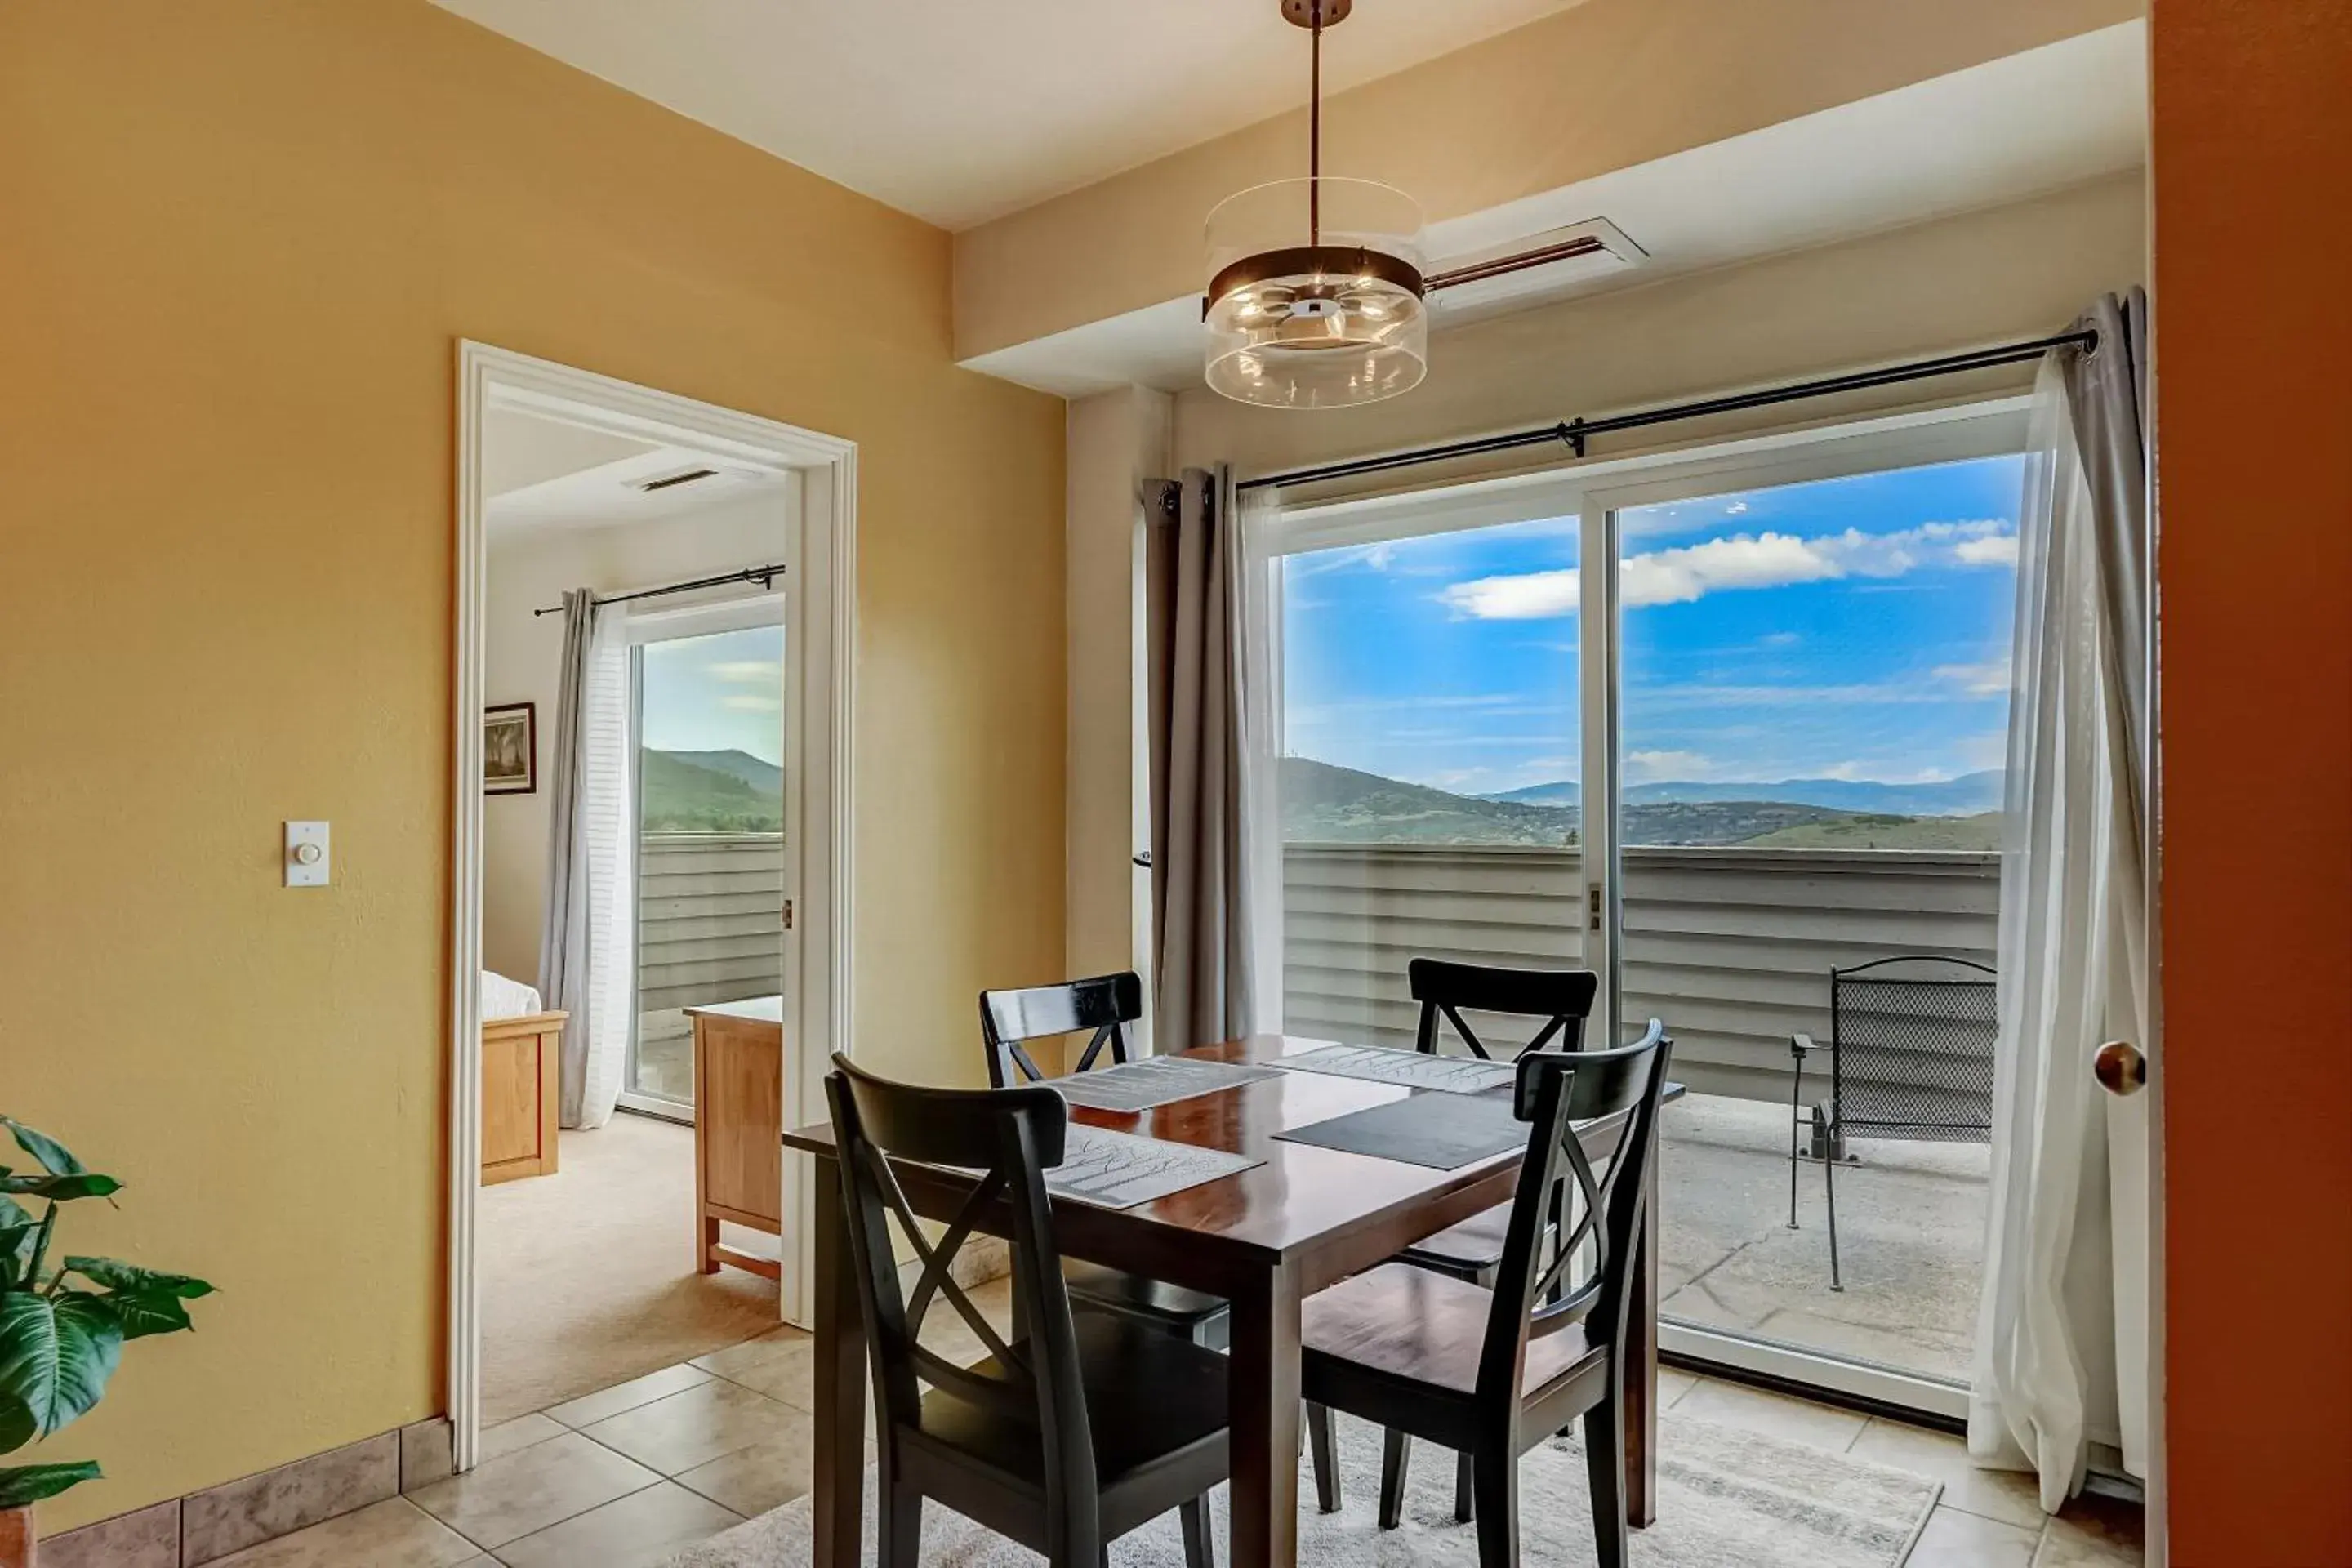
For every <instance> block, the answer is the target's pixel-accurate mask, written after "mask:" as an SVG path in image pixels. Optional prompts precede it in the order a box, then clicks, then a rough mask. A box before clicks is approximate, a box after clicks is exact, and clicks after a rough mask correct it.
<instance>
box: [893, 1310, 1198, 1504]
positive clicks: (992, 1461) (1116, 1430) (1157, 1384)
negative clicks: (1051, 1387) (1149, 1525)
mask: <svg viewBox="0 0 2352 1568" xmlns="http://www.w3.org/2000/svg"><path fill="white" fill-rule="evenodd" d="M1073 1321H1074V1324H1075V1328H1076V1335H1077V1345H1078V1365H1079V1369H1080V1371H1081V1372H1082V1373H1083V1374H1084V1378H1085V1386H1086V1396H1087V1427H1088V1429H1089V1430H1090V1431H1091V1432H1092V1434H1093V1436H1094V1449H1095V1477H1096V1481H1097V1485H1099V1486H1100V1488H1101V1489H1102V1491H1103V1493H1104V1498H1105V1508H1106V1512H1107V1513H1112V1514H1115V1513H1117V1512H1118V1511H1119V1510H1116V1509H1115V1508H1113V1507H1112V1506H1111V1494H1112V1493H1114V1492H1117V1491H1118V1490H1120V1489H1123V1488H1124V1487H1125V1486H1126V1485H1127V1484H1128V1483H1129V1482H1131V1481H1139V1480H1148V1479H1150V1478H1151V1477H1152V1476H1153V1474H1154V1473H1155V1472H1160V1471H1167V1470H1172V1469H1182V1470H1186V1471H1191V1470H1195V1469H1198V1470H1200V1471H1201V1472H1202V1473H1203V1474H1205V1475H1206V1476H1207V1478H1208V1479H1205V1480H1202V1481H1201V1482H1200V1483H1199V1484H1198V1485H1196V1486H1193V1487H1192V1490H1190V1491H1185V1490H1183V1489H1182V1487H1181V1485H1180V1486H1179V1488H1178V1493H1179V1495H1181V1496H1182V1497H1191V1496H1194V1495H1197V1494H1198V1493H1200V1492H1202V1491H1206V1490H1207V1489H1208V1488H1209V1487H1210V1486H1212V1485H1214V1484H1215V1483H1216V1482H1217V1481H1220V1480H1223V1479H1224V1478H1225V1475H1226V1473H1227V1466H1228V1464H1229V1460H1228V1458H1227V1442H1226V1433H1225V1420H1226V1415H1225V1412H1226V1397H1225V1367H1226V1362H1225V1358H1224V1357H1223V1356H1221V1355H1219V1354H1218V1353H1217V1352H1214V1351H1211V1350H1203V1349H1202V1348H1201V1347H1200V1346H1198V1345H1196V1344H1192V1343H1191V1342H1188V1341H1185V1340H1181V1339H1178V1338H1176V1337H1175V1336H1174V1335H1172V1334H1168V1333H1164V1332H1162V1331H1160V1330H1158V1329H1154V1328H1151V1327H1149V1326H1147V1325H1145V1324H1142V1323H1139V1322H1136V1321H1133V1320H1131V1319H1125V1318H1116V1317H1111V1316H1109V1315H1108V1314H1104V1313H1094V1312H1088V1313H1080V1314H1078V1315H1077V1316H1076V1318H1075V1319H1074V1320H1073ZM1012 1348H1013V1351H1014V1352H1015V1353H1016V1354H1020V1355H1023V1356H1026V1355H1027V1353H1028V1346H1027V1342H1025V1341H1022V1342H1015V1343H1014V1344H1013V1347H1012ZM969 1370H970V1371H971V1372H972V1373H976V1374H977V1375H979V1376H982V1377H989V1378H998V1377H1002V1376H1003V1374H1004V1372H1005V1368H1004V1366H1003V1363H1001V1362H1000V1361H999V1360H998V1359H997V1358H996V1357H994V1356H990V1357H988V1358H987V1359H986V1360H984V1361H980V1362H975V1363H972V1364H971V1367H970V1368H969ZM908 1436H915V1437H919V1439H920V1440H923V1441H925V1442H927V1443H929V1444H934V1445H937V1446H938V1447H941V1448H945V1449H949V1450H951V1451H953V1452H954V1453H955V1454H956V1455H958V1456H961V1458H965V1459H968V1460H972V1461H977V1462H978V1463H979V1464H981V1465H982V1466H985V1467H986V1468H988V1469H990V1470H992V1471H994V1472H996V1473H997V1474H998V1475H999V1476H1000V1477H1001V1478H1002V1479H1003V1480H1004V1481H1006V1482H1007V1483H1009V1484H1010V1485H1012V1486H1013V1488H1015V1489H1019V1490H1023V1491H1026V1492H1031V1493H1034V1494H1035V1495H1037V1496H1040V1497H1042V1496H1043V1495H1044V1492H1045V1447H1044V1440H1043V1439H1042V1438H1041V1437H1040V1436H1038V1432H1037V1428H1036V1426H1035V1425H1034V1424H1033V1423H1031V1422H1028V1421H1024V1420H1018V1419H1014V1418H1012V1417H1008V1416H1005V1415H998V1414H997V1413H995V1412H993V1411H990V1410H984V1409H982V1408H981V1407H980V1406H978V1405H973V1404H971V1403H970V1402H969V1401H967V1400H963V1399H960V1398H958V1397H957V1396H956V1395H955V1394H951V1393H950V1392H949V1391H948V1390H946V1389H944V1388H934V1389H931V1390H929V1392H927V1393H926V1394H924V1395H923V1402H922V1424H921V1426H920V1427H919V1430H918V1431H917V1432H910V1433H908ZM1173 1505H1174V1500H1173V1499H1171V1501H1170V1502H1169V1503H1167V1504H1164V1505H1162V1509H1161V1510H1155V1511H1164V1509H1165V1508H1166V1507H1172V1506H1173ZM1144 1517H1150V1515H1149V1514H1147V1515H1145V1516H1144Z"/></svg>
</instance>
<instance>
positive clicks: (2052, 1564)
mask: <svg viewBox="0 0 2352 1568" xmlns="http://www.w3.org/2000/svg"><path fill="white" fill-rule="evenodd" d="M976 1294H978V1295H979V1296H980V1297H981V1299H982V1301H983V1302H984V1303H985V1305H986V1308H987V1310H988V1311H989V1314H990V1315H991V1316H992V1318H995V1319H996V1320H997V1321H998V1322H999V1323H1000V1325H1001V1324H1002V1322H1003V1287H1002V1285H1001V1284H1000V1285H998V1286H996V1287H993V1288H990V1287H983V1288H982V1290H981V1291H980V1292H976ZM932 1326H933V1328H934V1329H935V1330H937V1332H936V1333H934V1334H927V1338H929V1339H930V1340H931V1341H932V1342H933V1343H934V1346H935V1348H937V1349H938V1350H939V1351H940V1352H941V1353H942V1354H946V1355H958V1354H961V1356H962V1357H963V1359H966V1360H972V1359H977V1357H978V1356H979V1355H980V1353H981V1352H980V1350H979V1348H978V1345H977V1342H976V1341H975V1340H974V1338H973V1336H972V1335H971V1333H970V1331H968V1330H966V1329H965V1328H964V1327H963V1326H962V1325H961V1323H958V1322H954V1321H952V1319H951V1318H946V1319H943V1318H941V1317H940V1315H938V1314H934V1318H933V1325H932ZM813 1363H814V1347H813V1345H812V1343H811V1342H810V1341H809V1339H808V1338H807V1336H805V1335H803V1334H801V1333H798V1332H796V1331H793V1330H790V1329H780V1330H777V1331H774V1332H772V1333H770V1334H767V1335H764V1336H762V1337H761V1338H760V1339H757V1340H753V1341H751V1342H748V1343H745V1344H740V1345H736V1346H733V1347H731V1348H730V1349H727V1350H723V1351H719V1352H716V1353H714V1354H710V1355H706V1356H699V1357H697V1358H696V1359H695V1360H694V1361H692V1362H689V1363H684V1364H682V1365H678V1366H674V1367H670V1368H667V1369H666V1370H664V1371H661V1372H657V1373H652V1374H651V1375H649V1376H646V1377H641V1378H638V1379H636V1380H635V1381H634V1382H631V1383H626V1384H621V1385H620V1386H619V1387H616V1388H610V1389H606V1390H604V1391H603V1392H602V1393H598V1394H590V1395H588V1396H587V1397H585V1398H583V1399H575V1400H572V1401H571V1402H569V1403H567V1404H563V1405H554V1406H552V1407H551V1408H550V1409H547V1410H545V1411H541V1412H537V1413H535V1414H532V1415H524V1416H520V1417H518V1418H516V1419H514V1420H512V1421H509V1422H506V1423H503V1424H502V1425H500V1426H495V1427H492V1428H490V1429H489V1430H488V1431H487V1432H485V1433H484V1434H483V1454H484V1458H482V1460H481V1462H480V1463H479V1464H478V1465H477V1466H476V1468H474V1469H473V1470H472V1471H471V1472H469V1473H467V1474H466V1475H463V1476H455V1477H451V1478H450V1479H446V1480H442V1481H436V1482H434V1483H433V1484H432V1485H430V1486H427V1487H425V1488H422V1489H419V1490H417V1491H415V1492H414V1493H412V1494H410V1495H409V1496H407V1497H404V1498H395V1499H393V1500H390V1501H388V1502H382V1503H378V1504H376V1505H375V1506H374V1507H373V1508H367V1509H362V1510H360V1511H358V1512H356V1513H351V1514H346V1515H344V1516H343V1517H341V1518H340V1519H335V1520H330V1521H328V1522H326V1523H324V1524H320V1525H317V1526H314V1527H312V1528H311V1529H310V1530H306V1531H302V1532H300V1533H299V1534H297V1535H290V1536H287V1537H285V1538H283V1539H281V1540H278V1541H274V1542H268V1544H266V1545H263V1546H258V1547H256V1548H254V1549H252V1550H251V1551H248V1552H240V1553H238V1554H237V1555H236V1556H234V1557H229V1558H224V1559H222V1560H221V1562H220V1563H218V1564H216V1565H215V1568H348V1565H354V1564H367V1565H368V1568H489V1565H493V1564H498V1563H505V1564H509V1568H542V1565H545V1568H640V1565H643V1564H650V1563H659V1562H660V1561H661V1560H662V1559H663V1558H665V1557H667V1556H668V1555H669V1554H670V1553H671V1552H676V1551H677V1550H678V1549H679V1548H681V1547H684V1546H686V1545H688V1544H690V1543H691V1542H696V1541H699V1540H702V1539H703V1538H705V1537H707V1536H710V1535H714V1534H717V1533H718V1532H719V1531H722V1530H724V1529H726V1528H727V1527H728V1526H730V1525H731V1524H733V1523H735V1522H736V1521H738V1520H740V1519H744V1518H748V1517H750V1516H751V1515H752V1514H756V1513H761V1512H764V1511H766V1510H769V1509H772V1508H776V1507H779V1506H781V1505H782V1504H783V1503H785V1502H787V1501H789V1500H792V1499H793V1498H795V1497H798V1496H799V1495H800V1494H801V1493H803V1492H804V1491H806V1490H807V1489H808V1487H809V1483H810V1475H811V1447H812V1443H813V1440H814V1433H813V1431H812V1420H813V1418H812V1416H811V1415H810V1413H809V1412H810V1404H811V1373H812V1370H813ZM1661 1377H1662V1383H1661V1388H1660V1392H1661V1394H1662V1396H1663V1398H1664V1401H1665V1402H1666V1405H1667V1406H1668V1407H1669V1408H1671V1409H1674V1410H1675V1411H1678V1412H1680V1413H1681V1414H1683V1415H1699V1416H1704V1417H1706V1419H1708V1420H1714V1421H1722V1422H1725V1423H1727V1424H1730V1425H1733V1426H1746V1427H1748V1428H1751V1429H1756V1430H1761V1431H1766V1432H1770V1433H1773V1434H1775V1435H1777V1436H1783V1437H1789V1438H1792V1439H1795V1440H1796V1441H1799V1442H1805V1443H1811V1444H1814V1445H1816V1446H1818V1447H1827V1448H1832V1449H1835V1450H1838V1451H1840V1452H1846V1453H1852V1454H1853V1455H1854V1456H1855V1457H1857V1458H1865V1459H1872V1460H1875V1461H1877V1462H1879V1463H1883V1464H1890V1465H1895V1466H1898V1467H1900V1468H1906V1469H1910V1470H1916V1471H1918V1472H1919V1473H1921V1474H1923V1475H1926V1476H1929V1477H1932V1478H1934V1479H1937V1480H1940V1481H1942V1482H1943V1483H1944V1488H1945V1491H1944V1498H1943V1501H1942V1503H1941V1504H1940V1505H1939V1506H1938V1507H1937V1510H1936V1512H1935V1515H1934V1517H1933V1518H1932V1519H1931V1520H1930V1521H1929V1522H1928V1526H1927V1531H1926V1532H1925V1533H1924V1535H1923V1536H1922V1537H1921V1539H1920V1542H1919V1544H1918V1547H1917V1549H1916V1551H1915V1552H1913V1553H1912V1556H1911V1563H1910V1568H2137V1564H2138V1563H2140V1560H2141V1559H2140V1549H2139V1547H2140V1542H2139V1531H2138V1521H2137V1514H2136V1512H2134V1511H2132V1510H2123V1509H2116V1508H2110V1507H2107V1506H2105V1505H2102V1504H2099V1503H2098V1502H2096V1501H2095V1500H2093V1501H2090V1502H2086V1503H2084V1504H2080V1505H2077V1506H2075V1507H2074V1508H2070V1509H2069V1510H2068V1511H2067V1512H2066V1513H2065V1514H2063V1515H2061V1516H2060V1517H2059V1518H2057V1519H2054V1520H2048V1521H2045V1520H2044V1519H2043V1518H2042V1512H2041V1509H2040V1507H2039V1505H2038V1504H2037V1503H2036V1501H2035V1500H2034V1497H2033V1494H2032V1489H2031V1488H2030V1486H2029V1485H2028V1484H2027V1483H2026V1482H2025V1481H2024V1480H2023V1479H2019V1478H2013V1477H2007V1476H1998V1475H1993V1474H1990V1473H1988V1472H1984V1471H1979V1470H1977V1469H1975V1468H1972V1467H1971V1466H1970V1465H1969V1462H1968V1455H1967V1453H1966V1451H1965V1450H1964V1449H1963V1448H1962V1447H1961V1445H1960V1443H1959V1442H1958V1439H1956V1438H1952V1437H1948V1436H1944V1435H1942V1434H1940V1433H1936V1432H1929V1431H1925V1430H1922V1429H1920V1428H1918V1427H1914V1426H1903V1425H1900V1424H1897V1423H1894V1422H1889V1421H1885V1420H1879V1419H1874V1418H1871V1417H1868V1416H1864V1415H1854V1414H1853V1413H1851V1412H1848V1411H1843V1410H1838V1409H1834V1408H1832V1407H1830V1406H1827V1405H1813V1404H1810V1403H1808V1402H1806V1401H1803V1400H1800V1399H1791V1398H1788V1397H1786V1396H1783V1395H1780V1394H1767V1393H1763V1392H1761V1391H1759V1390H1755V1389H1750V1388H1745V1387H1742V1386H1739V1385H1738V1384H1727V1383H1723V1382H1719V1381H1717V1380H1715V1379H1711V1378H1696V1377H1693V1376H1691V1375H1689V1374H1688V1373H1679V1372H1674V1371H1667V1372H1665V1373H1662V1374H1661Z"/></svg>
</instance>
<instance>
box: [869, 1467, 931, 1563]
mask: <svg viewBox="0 0 2352 1568" xmlns="http://www.w3.org/2000/svg"><path fill="white" fill-rule="evenodd" d="M877 1490H878V1491H879V1493H880V1498H879V1506H878V1507H877V1509H876V1510H875V1513H876V1516H877V1517H876V1519H875V1527H876V1528H875V1540H874V1562H875V1564H876V1568H917V1565H918V1564H919V1563H921V1562H922V1559H923V1494H922V1493H920V1492H919V1491H917V1490H916V1489H914V1488H912V1487H910V1486H906V1485H904V1484H902V1483H901V1482H900V1481H899V1480H898V1478H897V1477H895V1476H893V1475H892V1474H891V1473H890V1471H889V1470H888V1469H887V1468H885V1469H883V1470H882V1471H881V1472H880V1474H879V1475H878V1476H877Z"/></svg>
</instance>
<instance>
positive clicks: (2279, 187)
mask: <svg viewBox="0 0 2352 1568" xmlns="http://www.w3.org/2000/svg"><path fill="white" fill-rule="evenodd" d="M2152 37H2153V49H2154V68H2153V89H2154V98H2155V116H2156V125H2155V208H2154V223H2155V235H2156V268H2155V273H2156V300H2157V315H2156V330H2157V345H2156V373H2157V386H2158V408H2157V426H2158V475H2157V484H2158V509H2159V526H2160V528H2161V530H2162V532H2161V534H2160V542H2159V544H2158V563H2159V564H2158V584H2159V592H2160V595H2161V604H2160V609H2159V614H2160V616H2161V624H2160V630H2159V649H2160V658H2161V671H2160V679H2161V682H2162V695H2161V704H2162V707H2161V717H2160V725H2161V731H2160V734H2161V745H2162V762H2161V767H2162V774H2161V780H2162V783H2161V787H2162V790H2163V805H2162V818H2161V823H2162V833H2163V855H2164V859H2163V887H2162V897H2163V906H2162V908H2163V915H2162V920H2163V963H2164V975H2163V1005H2164V1028H2165V1036H2164V1038H2165V1061H2164V1068H2163V1070H2164V1077H2165V1082H2164V1103H2165V1107H2166V1121H2165V1131H2166V1139H2165V1148H2166V1156H2165V1157H2166V1161H2167V1165H2168V1170H2167V1179H2166V1194H2167V1198H2166V1201H2167V1205H2168V1213H2167V1222H2166V1228H2165V1237H2166V1241H2165V1245H2166V1249H2167V1257H2166V1266H2165V1279H2164V1288H2165V1303H2166V1308H2167V1312H2168V1321H2167V1324H2166V1334H2167V1354H2166V1358H2165V1371H2166V1377H2167V1380H2168V1413H2167V1416H2168V1418H2167V1421H2166V1433H2167V1438H2168V1443H2169V1464H2168V1478H2169V1487H2170V1498H2171V1508H2170V1520H2171V1542H2172V1558H2171V1561H2172V1562H2173V1563H2174V1564H2175V1565H2176V1568H2271V1565H2280V1568H2288V1565H2292V1568H2338V1565H2341V1564H2345V1563H2352V270H2347V257H2352V221H2347V198H2352V5H2347V4H2345V0H2261V3H2259V4H2255V3H2250V0H2156V4H2155V7H2154V10H2153V12H2152Z"/></svg>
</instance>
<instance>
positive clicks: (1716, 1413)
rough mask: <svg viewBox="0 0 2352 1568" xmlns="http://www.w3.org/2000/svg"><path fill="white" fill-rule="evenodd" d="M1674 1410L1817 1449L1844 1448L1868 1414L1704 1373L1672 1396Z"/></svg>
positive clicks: (1836, 1449) (1848, 1445) (1840, 1450)
mask: <svg viewBox="0 0 2352 1568" xmlns="http://www.w3.org/2000/svg"><path fill="white" fill-rule="evenodd" d="M1675 1415H1693V1416H1696V1417H1698V1418H1699V1419H1701V1420H1704V1421H1717V1422H1720V1423H1722V1424H1723V1425H1724V1426H1738V1427H1741V1428H1744V1429H1745V1430H1747V1431H1750V1432H1762V1433H1764V1434H1766V1435H1767V1436H1773V1437H1786V1438H1788V1439H1789V1440H1790V1441H1791V1442H1795V1443H1811V1445H1812V1446H1813V1447H1817V1448H1827V1449H1829V1450H1831V1451H1832V1453H1841V1454H1842V1453H1843V1452H1844V1451H1845V1450H1846V1449H1847V1447H1850V1446H1852V1444H1853V1440H1854V1438H1855V1437H1857V1436H1860V1435H1861V1432H1862V1429H1863V1427H1864V1426H1865V1425H1867V1424H1868V1420H1869V1418H1868V1417H1867V1416H1864V1415H1855V1414H1854V1413H1853V1411H1850V1410H1840V1409H1838V1408H1836V1407H1835V1406H1833V1405H1815V1404H1812V1403H1811V1402H1810V1401H1807V1400H1802V1399H1791V1398H1790V1397H1789V1396H1788V1395H1787V1394H1770V1393H1767V1392H1766V1391H1765V1390H1763V1389H1760V1388H1748V1387H1746V1386H1744V1385H1743V1384H1736V1383H1725V1382H1723V1381H1721V1380H1720V1379H1718V1378H1712V1377H1710V1378H1706V1379H1704V1380H1702V1381H1701V1382H1700V1384H1699V1385H1698V1386H1697V1387H1696V1388H1694V1389H1692V1390H1691V1391H1690V1392H1689V1393H1687V1394H1684V1395H1683V1396H1682V1397H1681V1398H1680V1399H1677V1400H1676V1401H1675Z"/></svg>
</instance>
